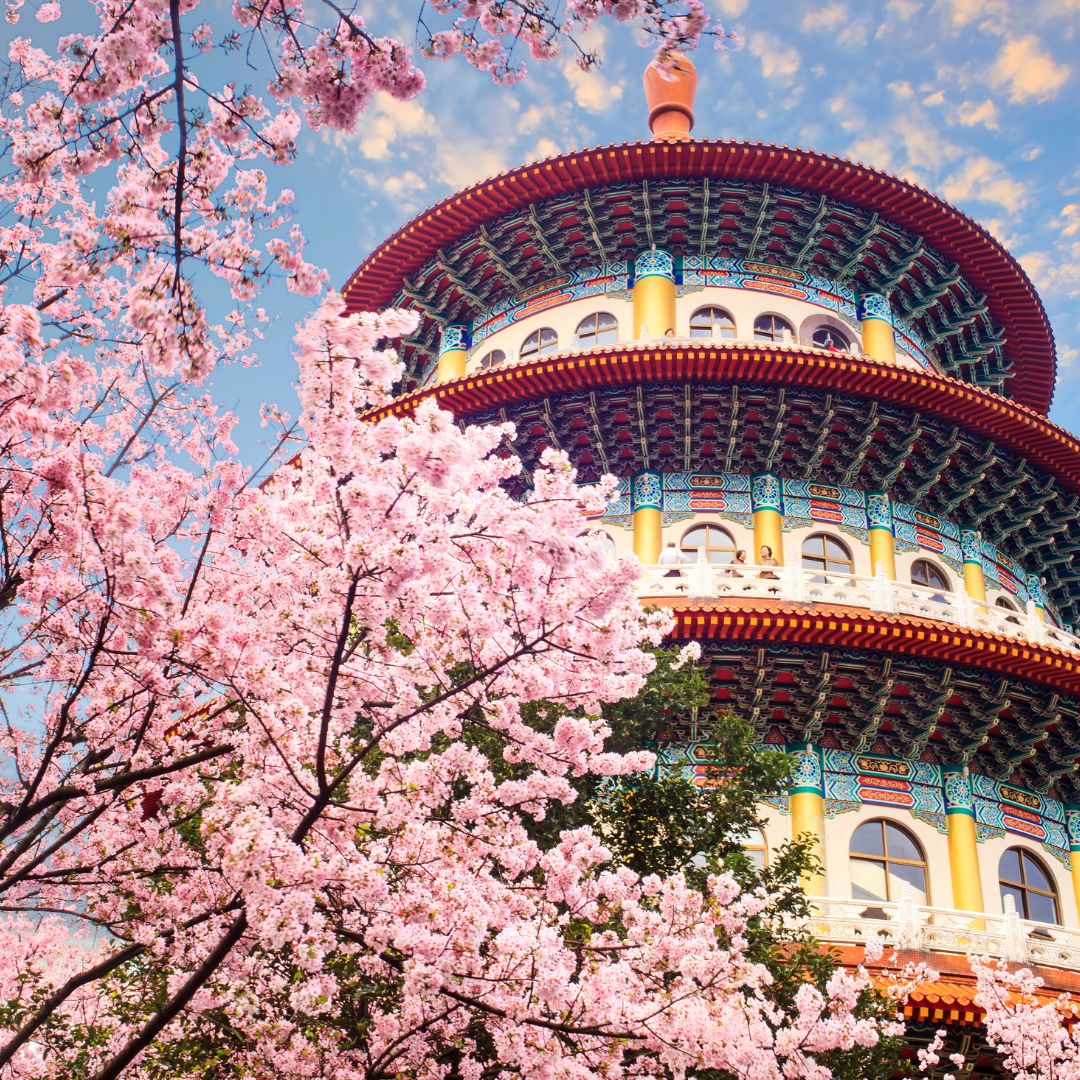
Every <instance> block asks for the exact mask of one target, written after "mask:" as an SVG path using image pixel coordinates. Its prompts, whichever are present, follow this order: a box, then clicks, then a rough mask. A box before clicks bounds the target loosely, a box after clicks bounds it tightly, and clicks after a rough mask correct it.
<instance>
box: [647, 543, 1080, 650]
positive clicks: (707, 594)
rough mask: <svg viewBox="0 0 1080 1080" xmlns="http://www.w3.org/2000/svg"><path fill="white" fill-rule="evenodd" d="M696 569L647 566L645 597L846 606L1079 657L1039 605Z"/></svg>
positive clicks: (845, 578)
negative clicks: (1017, 607) (1011, 605)
mask: <svg viewBox="0 0 1080 1080" xmlns="http://www.w3.org/2000/svg"><path fill="white" fill-rule="evenodd" d="M702 555H703V553H699V557H698V559H697V560H696V561H695V562H691V563H681V564H679V565H675V566H664V565H660V566H645V567H643V568H642V575H641V579H640V582H639V585H638V595H639V596H641V597H643V598H644V597H686V598H693V599H695V600H701V599H706V600H722V599H730V600H752V599H765V600H768V599H772V600H791V601H794V602H796V603H801V604H842V605H845V606H850V607H861V608H868V609H869V610H871V611H883V612H888V613H890V614H898V615H914V616H917V617H919V618H923V619H934V620H936V621H938V622H947V623H952V624H954V625H956V626H964V627H969V628H970V629H973V630H983V631H986V632H989V633H993V634H1004V635H1005V636H1007V637H1016V638H1026V639H1027V640H1028V641H1032V642H1036V643H1038V644H1041V645H1054V646H1057V647H1058V648H1062V649H1070V650H1080V638H1078V637H1077V636H1076V635H1074V634H1072V633H1070V632H1069V631H1067V630H1062V629H1060V628H1059V627H1056V626H1054V625H1052V624H1051V623H1048V622H1045V621H1043V619H1042V618H1040V616H1039V613H1038V611H1037V610H1036V608H1035V605H1034V604H1032V603H1030V602H1029V603H1028V605H1027V610H1026V611H1022V612H1021V611H1011V610H1009V609H1007V608H1002V607H997V606H996V605H993V604H987V603H984V602H982V601H977V600H972V599H971V598H970V597H969V596H968V595H967V594H966V593H965V592H963V591H958V592H948V591H945V590H942V589H934V588H928V587H926V586H923V585H911V584H908V583H907V582H903V581H891V580H890V579H889V578H887V577H886V576H885V575H884V574H880V573H879V574H877V575H875V576H873V577H871V576H869V575H865V574H843V573H834V572H833V571H828V572H824V571H820V570H808V569H805V568H804V567H803V566H801V565H800V564H798V563H794V564H792V565H790V566H756V565H750V564H748V563H743V564H735V563H727V564H718V563H710V562H706V561H705V559H704V558H703V557H702Z"/></svg>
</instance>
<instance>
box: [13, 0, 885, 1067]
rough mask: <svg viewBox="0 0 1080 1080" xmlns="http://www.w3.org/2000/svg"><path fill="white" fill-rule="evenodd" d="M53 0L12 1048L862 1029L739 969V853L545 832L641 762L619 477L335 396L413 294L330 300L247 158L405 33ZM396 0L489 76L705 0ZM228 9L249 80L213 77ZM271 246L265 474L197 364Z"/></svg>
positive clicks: (253, 1058) (373, 393)
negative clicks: (244, 451) (628, 857)
mask: <svg viewBox="0 0 1080 1080" xmlns="http://www.w3.org/2000/svg"><path fill="white" fill-rule="evenodd" d="M25 14H26V12H25V11H24V9H23V5H22V3H21V0H8V19H9V22H12V23H18V22H19V20H20V18H21V17H24V16H25ZM35 14H36V18H37V20H38V21H40V22H45V23H48V22H51V21H53V20H55V19H56V18H58V17H59V16H60V11H59V7H58V5H57V4H56V3H55V2H52V0H50V2H47V3H44V4H41V5H39V6H38V7H37V8H36V12H35ZM82 14H83V15H84V16H85V17H86V18H90V19H93V20H95V21H96V27H95V29H94V30H93V31H89V30H86V29H85V28H84V29H83V30H82V31H80V32H73V33H70V34H66V35H64V36H62V37H61V38H60V41H59V45H58V48H57V50H56V51H55V52H53V53H49V52H47V51H45V50H43V49H42V48H40V47H38V46H37V45H35V44H34V43H33V40H32V38H31V37H18V38H16V40H15V41H14V42H13V43H12V44H11V46H10V50H9V61H10V65H11V66H10V68H9V70H8V72H7V76H6V94H7V97H6V105H5V110H4V113H3V115H2V117H0V132H2V138H3V139H4V155H5V160H6V162H7V170H6V173H5V175H4V176H3V178H2V180H0V198H2V199H3V200H4V202H5V203H6V204H7V205H8V206H9V207H10V209H9V211H8V213H7V216H6V217H5V218H4V219H3V222H2V224H0V252H2V253H3V254H2V256H0V258H2V263H0V289H2V293H0V305H2V306H0V421H2V422H0V525H2V529H0V627H2V636H0V690H2V692H3V700H2V710H3V712H2V717H3V726H2V729H0V747H2V754H3V759H4V765H3V770H2V772H0V791H2V794H0V840H2V847H0V919H2V921H0V938H2V943H3V948H2V950H0V1029H2V1037H0V1069H2V1070H3V1073H4V1075H10V1076H14V1077H73V1076H88V1077H91V1076H92V1077H97V1078H99V1080H104V1078H109V1077H116V1076H119V1075H121V1074H124V1073H130V1074H131V1075H143V1076H147V1077H158V1076H162V1075H200V1076H205V1075H220V1076H230V1075H237V1076H239V1075H244V1076H252V1075H254V1076H267V1075H275V1076H296V1077H335V1078H337V1077H365V1078H376V1077H395V1076H409V1077H449V1076H455V1077H480V1076H487V1075H500V1076H501V1075H506V1076H528V1077H565V1078H577V1077H591V1076H619V1075H624V1076H630V1075H636V1076H645V1075H658V1076H683V1075H685V1074H686V1073H687V1072H688V1071H693V1070H695V1069H715V1070H721V1071H722V1072H723V1073H725V1074H728V1075H734V1076H746V1077H751V1076H753V1077H774V1076H775V1077H781V1076H783V1077H822V1078H824V1077H827V1076H830V1075H832V1074H833V1069H832V1067H831V1065H830V1060H831V1059H830V1056H829V1055H831V1054H836V1053H837V1052H841V1051H844V1050H846V1049H860V1048H861V1049H869V1048H873V1047H875V1046H876V1045H878V1043H879V1042H880V1040H881V1039H882V1037H883V1036H886V1037H888V1036H892V1035H895V1033H896V1030H897V1029H896V1028H895V1026H894V1025H892V1024H891V1022H890V1021H889V1019H888V1017H887V1016H883V1015H882V1014H881V1012H880V1011H873V1010H871V1011H869V1012H867V1011H865V1010H862V1009H860V1001H861V1000H862V995H863V994H864V991H865V988H866V986H867V979H866V976H865V973H862V972H852V973H843V972H839V971H833V972H831V973H830V974H829V975H828V976H827V978H823V979H822V980H820V981H819V983H816V982H814V981H813V980H809V981H807V982H806V983H805V985H803V984H800V985H798V986H797V987H792V988H791V994H790V996H789V997H785V998H783V999H780V998H777V997H776V995H773V994H770V987H771V986H772V984H773V982H774V975H773V972H772V970H771V969H770V966H769V965H768V964H766V963H763V962H761V961H760V960H758V959H755V957H754V956H753V955H752V951H751V950H750V949H749V944H748V943H749V938H748V935H749V934H750V932H751V930H750V928H751V927H752V926H753V925H754V921H755V920H756V919H760V916H761V915H762V913H763V912H765V911H766V910H767V909H768V904H769V898H768V897H767V896H765V895H763V894H761V893H760V892H755V891H743V890H740V888H739V886H738V884H737V883H736V880H735V878H734V877H733V876H732V875H731V874H730V873H725V872H720V871H719V870H718V871H717V872H714V873H710V874H708V875H707V876H706V877H705V880H704V881H703V882H700V883H694V882H691V881H690V880H689V879H688V878H687V876H686V874H684V873H683V872H682V871H681V870H674V871H673V872H671V873H668V874H664V875H661V874H656V873H639V872H636V871H635V870H633V869H631V868H630V867H629V866H627V865H625V864H624V863H620V862H619V861H618V860H617V859H615V858H613V855H612V852H611V851H610V850H609V849H608V848H606V847H605V845H604V843H603V842H602V838H601V836H600V835H599V834H598V832H597V831H596V830H594V829H592V828H590V827H588V826H587V825H577V826H575V827H568V828H566V829H562V830H560V831H559V832H558V833H556V834H554V835H551V836H550V837H549V838H548V839H546V840H541V839H540V838H539V837H538V832H537V830H536V829H535V827H534V826H535V823H536V822H538V821H542V820H543V819H544V818H545V817H546V816H547V815H548V813H549V812H552V811H553V810H555V809H557V808H558V807H560V806H564V805H566V804H567V803H569V802H571V801H572V800H574V799H575V798H577V797H578V794H579V789H580V783H579V782H580V781H581V780H582V779H583V778H587V779H590V780H595V781H597V782H599V781H606V782H608V783H618V782H619V778H625V777H628V776H631V775H634V774H638V773H640V772H641V771H642V770H648V769H649V768H650V767H651V764H652V757H651V755H649V754H647V753H644V752H641V751H632V750H629V751H628V750H621V751H615V750H612V749H610V748H609V747H608V746H607V745H606V740H607V737H608V735H609V729H608V727H607V725H606V723H605V721H604V719H603V715H602V711H603V708H604V706H605V705H606V704H609V703H612V702H616V701H619V700H622V699H625V698H627V697H630V696H632V695H634V694H635V693H636V692H638V691H639V690H640V689H641V687H642V686H643V685H644V682H645V680H646V678H647V677H648V675H649V673H650V671H651V669H652V667H653V664H654V657H653V654H652V652H651V651H650V650H651V649H652V647H655V646H656V645H657V644H658V643H659V642H660V641H661V640H662V638H663V635H664V633H665V632H666V630H667V629H668V621H667V619H666V617H665V616H663V615H662V614H657V613H643V612H642V611H641V610H640V608H639V607H638V605H637V603H636V601H635V599H634V595H633V590H632V584H633V581H634V578H635V575H636V566H635V565H634V564H633V562H632V560H627V561H624V562H622V563H620V564H619V565H617V566H612V565H610V564H609V563H608V561H607V558H606V555H605V553H604V551H603V549H602V548H601V546H600V545H599V543H598V541H597V540H596V538H594V537H591V536H590V535H589V534H588V533H587V532H586V531H584V530H583V528H582V515H583V514H588V513H590V512H596V511H598V510H599V509H600V508H601V507H602V506H603V505H604V504H605V503H606V501H607V500H608V498H609V497H610V495H611V491H612V488H611V482H610V481H608V482H605V483H603V484H600V485H598V486H594V487H584V486H580V485H578V484H577V483H576V478H575V476H574V474H573V471H572V470H571V469H570V468H569V466H568V464H567V462H566V461H565V460H564V459H562V458H561V457H559V456H558V455H549V456H548V457H546V458H545V460H544V462H543V463H542V466H541V467H540V468H539V469H538V470H537V471H536V472H535V474H534V475H533V476H532V477H531V482H532V488H531V494H530V496H529V497H528V498H527V499H524V500H520V501H518V500H514V499H511V498H510V497H509V496H508V495H507V493H506V490H505V485H504V482H505V481H506V480H507V479H508V478H509V477H511V476H512V475H513V474H514V473H516V471H517V470H518V469H519V468H520V466H519V464H518V463H517V462H516V461H513V460H509V459H507V458H505V457H504V456H503V454H502V452H501V448H502V446H503V445H504V442H505V439H506V436H507V434H508V433H507V431H506V430H505V429H504V428H499V427H495V428H490V429H470V430H468V431H464V432H463V431H461V430H459V429H458V428H457V427H456V426H455V425H454V424H453V422H452V420H451V418H450V417H449V416H448V415H447V414H444V413H441V412H439V411H438V410H437V409H435V408H433V407H430V406H429V407H424V408H422V409H421V410H420V411H419V412H418V413H417V415H416V416H415V417H412V418H407V419H400V418H392V419H386V420H383V421H381V422H379V423H377V424H372V423H368V422H366V421H365V419H364V417H363V413H364V411H365V410H366V409H369V408H370V407H371V406H373V405H376V404H379V403H381V402H384V401H386V400H387V398H388V396H389V395H390V394H391V392H392V389H393V386H394V384H395V382H396V381H397V379H398V378H399V377H400V373H401V369H400V365H399V363H398V361H397V357H396V354H395V352H394V350H393V347H392V343H393V342H394V341H395V340H397V339H398V338H400V337H401V336H402V335H403V334H406V333H408V332H409V331H410V330H411V328H412V326H413V321H412V316H411V315H409V314H407V313H403V312H386V313H382V314H375V313H369V314H361V315H350V316H346V315H344V314H343V312H342V302H341V299H340V297H339V296H337V295H336V294H334V293H333V292H329V293H324V289H325V284H326V280H327V275H326V273H325V272H324V271H323V270H321V269H319V268H318V267H315V266H313V265H311V264H310V263H308V262H307V261H306V260H305V259H304V255H303V236H302V234H301V232H300V231H299V229H298V228H297V227H296V226H295V225H294V224H293V223H292V222H291V221H290V220H289V217H288V206H289V202H290V196H289V193H288V192H285V193H283V194H280V195H277V196H271V195H270V194H269V193H268V192H269V185H268V181H267V176H266V173H265V171H264V165H265V163H267V162H270V163H277V164H280V163H286V162H288V161H289V160H290V159H291V158H292V157H293V156H294V155H295V153H296V138H297V135H298V133H299V130H300V125H301V123H303V122H306V123H307V124H309V125H310V126H312V127H314V128H318V127H324V126H325V127H333V128H340V129H348V128H350V127H352V126H353V125H355V124H356V122H357V120H358V117H359V116H360V115H361V113H362V111H363V109H364V108H365V106H366V105H367V103H368V102H369V101H370V99H371V96H372V94H373V93H374V92H376V91H379V90H382V91H386V92H389V93H392V94H395V95H397V96H399V97H408V96H411V95H412V94H415V93H417V92H419V91H420V90H421V89H422V87H423V77H422V74H421V73H420V71H419V69H418V68H417V66H416V64H415V62H414V57H413V55H412V53H411V51H410V49H409V48H408V47H406V45H404V44H403V43H401V42H399V41H395V40H392V39H389V38H385V37H379V36H376V35H375V34H374V33H373V32H371V31H369V30H368V29H367V27H366V24H365V23H364V22H363V20H362V19H361V17H360V15H359V13H358V12H357V11H355V10H353V11H346V10H344V9H339V8H338V7H336V6H335V5H334V4H333V3H331V2H330V0H324V3H322V4H319V5H315V6H313V7H310V8H305V7H304V6H302V5H301V4H299V3H287V2H284V0H272V2H268V3H263V4H259V3H247V2H244V0H238V2H237V3H235V4H234V5H233V7H232V9H231V13H230V14H229V15H228V16H227V17H226V16H223V15H222V14H221V13H220V12H219V11H218V10H216V9H213V10H211V9H209V8H207V7H205V5H204V10H201V11H200V10H199V4H198V2H197V0H170V2H169V3H167V4H166V3H159V2H153V0H125V2H122V3H121V2H119V0H102V2H99V3H97V4H95V5H93V7H92V8H91V9H90V11H89V12H84V13H82ZM421 14H422V20H421V26H422V27H429V24H431V23H433V21H434V20H441V23H440V25H439V27H438V28H429V29H426V30H424V33H425V35H426V36H425V37H424V39H423V41H422V44H423V46H424V50H426V51H427V52H428V53H430V54H431V55H433V56H442V55H452V54H461V55H462V56H464V58H465V60H466V61H468V62H470V63H472V64H474V65H476V66H478V67H482V68H485V69H488V70H490V71H492V73H493V74H494V75H495V76H496V77H497V78H498V79H499V80H501V81H511V80H512V79H513V78H516V77H518V76H519V75H520V74H521V72H522V70H523V69H522V67H521V62H520V59H519V54H520V52H521V51H522V50H524V51H527V52H528V53H529V54H530V55H531V56H533V57H535V58H538V59H543V58H546V57H548V56H551V55H553V54H554V53H555V52H557V51H558V49H559V48H560V47H562V46H563V45H564V44H565V45H567V46H568V47H571V46H572V42H573V37H574V34H575V33H576V32H577V31H578V30H580V29H583V28H585V27H586V26H587V25H588V24H589V23H590V22H591V21H593V20H595V19H597V18H600V17H609V16H613V17H615V18H617V19H622V20H632V21H635V22H637V23H639V24H642V25H644V26H645V27H646V29H647V30H648V31H649V32H651V33H652V34H653V35H654V36H655V37H656V39H657V43H658V49H659V51H660V54H661V56H662V57H665V56H670V54H671V51H672V50H673V49H675V48H683V47H689V46H692V45H694V44H695V43H696V41H697V40H698V38H699V37H700V36H702V35H703V34H706V33H718V32H719V31H718V30H717V29H716V28H711V27H709V26H708V24H707V22H706V20H705V18H704V15H703V13H702V8H701V5H700V4H699V3H697V2H696V0H693V2H691V3H688V4H685V5H684V4H676V3H673V2H671V0H641V2H638V3H625V2H616V3H609V2H595V3H582V2H578V3H572V4H570V5H569V6H568V7H567V8H566V9H565V10H563V9H559V10H558V11H557V10H556V9H549V8H547V7H545V6H541V5H535V4H531V3H521V2H501V0H500V2H479V3H459V2H445V0H444V2H442V3H439V4H436V5H432V7H431V9H430V11H428V10H425V11H423V12H422V13H421ZM200 20H201V21H200ZM240 49H243V50H246V52H247V54H248V55H251V54H252V53H253V52H254V51H255V50H259V49H261V50H262V55H263V56H264V57H265V63H266V65H267V66H268V67H269V68H270V69H271V70H270V74H269V77H268V85H267V87H266V90H265V92H264V91H261V90H259V91H256V90H251V89H242V88H240V87H238V86H236V85H233V84H227V83H222V82H221V81H220V79H218V80H216V81H215V79H214V72H215V70H220V68H218V69H215V67H214V64H213V61H214V59H215V57H216V56H217V55H218V54H219V53H220V52H221V51H223V50H224V51H226V52H227V51H229V50H240ZM583 60H584V61H585V62H586V63H588V62H590V60H591V58H590V57H588V56H584V57H583ZM201 64H203V65H204V66H201V67H200V65H201ZM276 277H284V278H285V279H286V281H287V284H288V287H289V288H291V289H293V290H294V291H296V292H299V293H302V294H304V295H310V296H316V295H320V294H322V299H321V301H320V302H319V304H318V306H317V307H316V309H315V310H314V312H313V314H312V315H311V317H310V318H309V319H308V320H307V321H306V322H305V323H304V324H303V325H302V326H301V327H300V328H299V330H298V332H297V336H296V350H295V356H296V362H297V372H298V380H299V388H300V400H301V410H302V412H301V416H300V417H299V418H298V419H297V420H296V421H293V420H291V419H290V418H289V417H287V416H285V415H284V414H282V413H281V412H280V411H278V410H275V409H274V408H272V407H268V408H267V410H266V419H267V423H268V424H269V425H271V427H272V429H273V430H274V432H275V439H274V442H273V450H272V452H271V455H270V458H269V460H268V462H267V463H265V464H266V466H267V468H268V469H269V470H270V471H271V472H272V478H271V479H270V480H269V481H268V482H265V483H263V484H261V485H260V484H257V483H256V482H255V478H256V477H257V476H258V475H259V474H260V470H259V469H252V468H248V467H245V466H244V465H243V464H241V462H240V461H239V459H238V455H237V452H236V449H235V447H234V446H233V444H232V441H231V433H232V430H233V427H234V423H235V421H234V418H233V417H232V416H230V415H229V413H228V412H226V411H224V410H222V409H221V408H220V407H219V406H218V404H217V403H215V402H214V401H213V400H212V399H211V396H210V395H209V393H208V391H207V389H206V387H207V379H208V377H209V376H210V374H211V373H212V372H213V371H214V370H215V368H217V367H218V366H220V365H221V364H226V363H250V362H253V361H254V360H255V359H256V355H257V353H256V350H257V348H258V343H259V340H260V338H261V334H262V330H261V329H260V327H261V326H262V324H263V322H264V320H265V316H264V314H263V313H262V311H261V309H260V308H259V307H258V302H259V298H260V296H261V294H262V290H263V289H264V288H265V287H266V286H267V284H268V283H269V282H270V281H272V280H273V279H275V278H276ZM223 296H225V297H227V299H222V297H223ZM301 436H302V438H301ZM297 448H299V449H297Z"/></svg>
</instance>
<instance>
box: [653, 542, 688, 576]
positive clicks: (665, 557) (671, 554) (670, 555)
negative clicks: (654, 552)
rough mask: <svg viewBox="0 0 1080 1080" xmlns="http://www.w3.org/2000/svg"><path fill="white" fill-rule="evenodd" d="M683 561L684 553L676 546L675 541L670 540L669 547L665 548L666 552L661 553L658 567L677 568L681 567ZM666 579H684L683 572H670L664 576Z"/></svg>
mask: <svg viewBox="0 0 1080 1080" xmlns="http://www.w3.org/2000/svg"><path fill="white" fill-rule="evenodd" d="M682 561H683V557H682V552H681V551H680V550H679V549H678V548H677V547H676V546H675V541H674V540H669V541H668V542H667V547H666V548H664V550H663V551H661V552H660V558H659V560H658V565H659V566H671V567H677V566H680V565H681V564H682ZM664 577H677V578H681V577H682V571H681V570H676V569H672V570H668V571H667V572H666V573H665V574H664Z"/></svg>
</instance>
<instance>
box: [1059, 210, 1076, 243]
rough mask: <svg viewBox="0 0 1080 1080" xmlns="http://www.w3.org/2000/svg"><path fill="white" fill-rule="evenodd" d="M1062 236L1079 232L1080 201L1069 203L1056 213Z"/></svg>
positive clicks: (1074, 234)
mask: <svg viewBox="0 0 1080 1080" xmlns="http://www.w3.org/2000/svg"><path fill="white" fill-rule="evenodd" d="M1058 222H1059V223H1060V228H1061V235H1062V236H1076V234H1077V233H1080V203H1069V204H1067V205H1066V206H1063V207H1062V208H1061V213H1060V214H1058Z"/></svg>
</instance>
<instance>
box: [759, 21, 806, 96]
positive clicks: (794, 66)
mask: <svg viewBox="0 0 1080 1080" xmlns="http://www.w3.org/2000/svg"><path fill="white" fill-rule="evenodd" d="M749 49H750V52H751V54H752V55H753V56H756V57H757V58H758V60H759V61H760V62H761V74H762V75H763V76H764V77H765V78H766V79H775V80H776V82H778V83H780V84H781V85H782V86H791V84H792V83H793V82H794V81H795V76H796V74H798V71H799V67H800V65H801V64H802V57H801V56H800V55H799V51H798V49H796V48H794V47H793V46H791V45H785V44H784V41H783V39H782V38H779V37H777V36H776V35H775V34H770V33H767V32H765V31H759V32H758V33H754V34H751V35H750V43H749Z"/></svg>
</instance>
